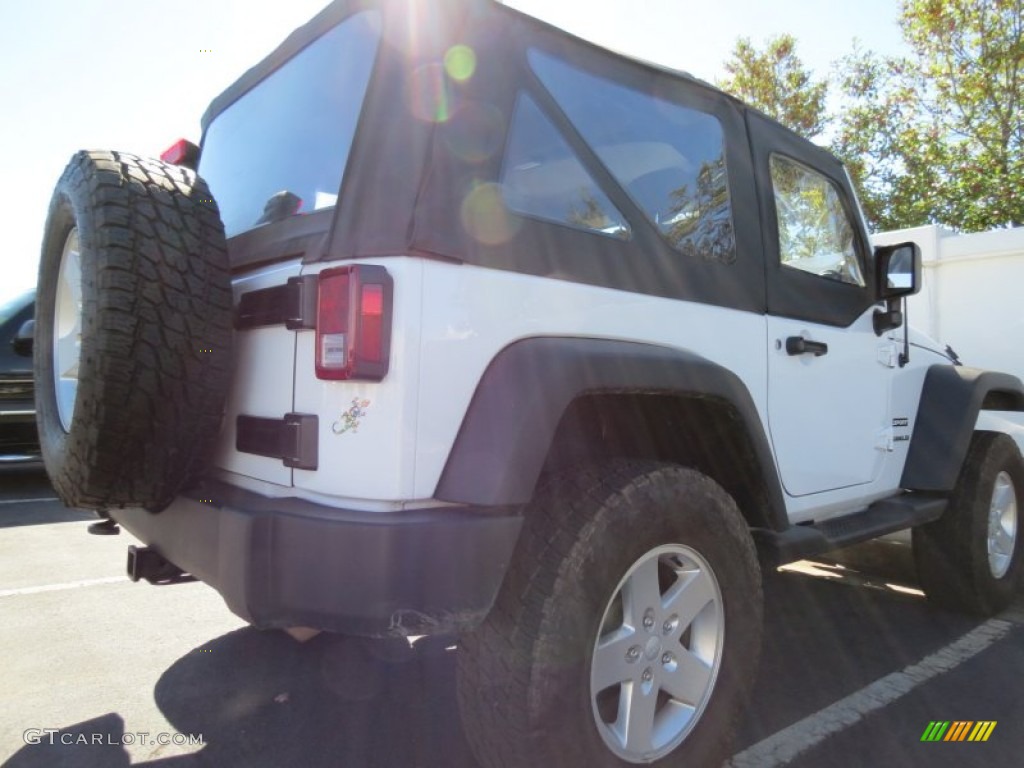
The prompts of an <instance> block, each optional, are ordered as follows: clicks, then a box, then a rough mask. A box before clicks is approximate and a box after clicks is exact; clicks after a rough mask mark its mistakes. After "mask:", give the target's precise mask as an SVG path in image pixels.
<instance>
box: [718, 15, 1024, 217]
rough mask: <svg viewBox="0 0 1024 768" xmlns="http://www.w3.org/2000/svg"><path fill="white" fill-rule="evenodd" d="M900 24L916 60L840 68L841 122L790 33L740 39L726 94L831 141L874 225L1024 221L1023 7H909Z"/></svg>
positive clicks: (861, 58) (877, 60)
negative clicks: (762, 40) (755, 40)
mask: <svg viewBox="0 0 1024 768" xmlns="http://www.w3.org/2000/svg"><path fill="white" fill-rule="evenodd" d="M899 22H900V27H901V30H902V33H903V39H904V41H905V43H906V45H907V49H908V52H907V55H906V56H904V57H880V56H878V55H876V54H874V53H872V52H870V51H866V50H863V49H862V48H860V47H857V46H856V45H855V47H854V50H853V52H852V53H850V54H849V55H847V56H845V57H844V58H842V59H841V60H840V61H839V62H837V65H836V67H835V70H836V71H835V74H834V75H833V77H832V79H831V85H832V87H834V89H835V91H834V93H833V96H834V103H835V104H836V105H837V109H836V113H835V114H833V115H828V114H827V113H826V110H825V100H826V90H827V85H826V82H827V81H815V80H814V79H813V78H812V76H811V75H810V73H809V72H807V70H806V69H805V68H804V67H803V65H802V64H801V62H800V59H799V57H798V56H797V54H796V41H795V40H794V39H793V38H792V37H791V36H789V35H783V36H781V37H778V38H774V39H772V40H770V41H769V43H768V44H767V46H766V48H765V49H764V50H763V51H758V50H756V49H754V48H753V46H752V45H751V44H750V41H749V40H746V39H740V40H739V41H737V44H736V48H735V49H734V51H733V54H732V57H731V58H730V59H729V61H728V62H726V65H725V68H726V71H727V72H729V74H730V77H729V78H728V79H726V80H725V81H724V82H723V83H721V86H722V87H723V88H725V89H726V90H729V91H731V92H732V93H734V94H736V95H737V96H739V97H740V98H742V99H744V100H745V101H747V102H748V103H750V104H753V105H754V106H756V107H758V108H760V109H761V110H762V111H764V112H766V113H767V114H769V115H771V116H773V117H775V118H776V119H778V120H779V121H780V122H782V123H784V124H786V125H788V126H790V127H791V128H794V129H795V130H797V131H799V132H800V133H802V134H804V135H805V136H808V137H811V138H813V137H818V138H819V139H820V138H822V137H823V136H825V135H827V136H829V138H830V140H831V144H832V149H833V150H834V151H835V152H836V153H837V154H838V155H839V156H840V157H842V158H843V159H844V160H845V162H846V164H847V167H848V168H849V169H850V173H851V175H852V176H853V178H854V181H855V183H856V184H857V187H858V191H859V193H860V196H861V203H862V204H863V206H864V210H865V214H866V215H867V218H868V220H869V222H870V223H871V224H872V225H873V226H874V227H876V228H879V229H895V228H899V227H909V226H916V225H919V224H927V223H940V224H945V225H947V226H950V227H953V228H955V229H959V230H961V231H966V232H972V231H978V230H983V229H990V228H993V227H1000V226H1015V225H1021V224H1024V194H1022V192H1021V191H1022V190H1024V0H902V3H901V6H900V18H899Z"/></svg>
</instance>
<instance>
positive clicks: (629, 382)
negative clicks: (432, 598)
mask: <svg viewBox="0 0 1024 768" xmlns="http://www.w3.org/2000/svg"><path fill="white" fill-rule="evenodd" d="M615 392H630V393H650V394H677V393H678V394H682V395H686V396H688V397H702V398H710V399H716V400H719V401H724V402H725V403H726V404H728V405H729V406H731V409H732V411H733V413H734V414H735V416H736V418H737V419H739V420H740V422H741V424H742V426H743V428H744V429H745V430H746V431H747V433H748V436H749V438H750V443H751V446H752V448H753V451H754V453H755V456H756V458H757V462H758V465H759V467H760V471H761V473H762V475H763V477H762V478H761V479H762V481H763V483H764V487H765V488H766V489H767V493H766V495H767V504H768V507H769V508H768V509H767V510H765V511H763V512H764V514H763V517H764V518H765V519H766V520H767V521H768V522H769V524H770V526H771V527H772V528H774V529H776V530H783V529H784V528H786V527H788V522H787V518H786V510H785V502H784V500H783V495H782V488H781V485H780V483H779V477H778V472H777V470H776V467H775V460H774V456H773V454H772V451H771V447H770V445H769V443H768V439H767V436H766V435H765V431H764V427H763V426H762V423H761V419H760V416H759V415H758V411H757V408H756V406H755V405H754V401H753V398H752V397H751V395H750V392H749V390H748V389H747V387H746V386H745V385H744V383H743V382H742V380H740V378H739V377H738V376H736V374H734V373H733V372H732V371H730V370H728V369H726V368H723V367H722V366H720V365H718V364H716V363H713V362H711V361H710V360H708V359H706V358H704V357H701V356H700V355H697V354H694V353H692V352H688V351H685V350H680V349H674V348H670V347H663V346H657V345H653V344H643V343H638V342H629V341H616V340H609V339H594V338H572V337H534V338H528V339H523V340H520V341H516V342H513V343H512V344H510V345H509V346H507V347H505V348H504V349H503V350H502V351H501V352H499V353H498V354H497V355H496V356H495V358H494V359H493V360H492V361H491V363H490V365H489V366H488V367H487V370H486V371H484V374H483V376H482V377H481V379H480V382H479V384H478V385H477V389H476V392H475V393H474V395H473V399H472V401H471V402H470V405H469V408H468V409H467V411H466V415H465V417H464V418H463V422H462V425H461V427H460V429H459V433H458V435H457V437H456V439H455V443H454V445H453V446H452V450H451V452H450V453H449V455H448V461H447V463H446V464H445V467H444V470H443V472H442V473H441V478H440V480H439V482H438V485H437V489H436V492H435V494H434V495H435V498H437V499H440V500H443V501H450V502H458V503H463V504H474V505H481V506H505V505H514V504H524V503H526V502H528V501H529V500H530V497H531V496H532V494H533V490H534V487H535V485H536V483H537V478H538V477H539V475H540V472H541V470H542V468H543V465H544V461H545V459H546V457H547V454H548V449H549V447H550V445H551V442H552V439H553V438H554V435H555V431H556V429H557V428H558V424H559V420H560V419H561V417H562V415H563V414H564V413H565V410H566V408H567V407H568V406H569V405H570V403H572V401H573V400H574V399H575V398H577V397H579V396H580V395H585V394H596V393H615Z"/></svg>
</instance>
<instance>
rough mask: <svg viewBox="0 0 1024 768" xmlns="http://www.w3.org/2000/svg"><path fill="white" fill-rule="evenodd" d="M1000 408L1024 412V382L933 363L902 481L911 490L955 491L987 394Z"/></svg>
mask: <svg viewBox="0 0 1024 768" xmlns="http://www.w3.org/2000/svg"><path fill="white" fill-rule="evenodd" d="M992 393H998V394H1000V395H1001V396H1002V403H1001V406H1000V410H1013V411H1024V384H1021V381H1020V379H1018V378H1017V377H1016V376H1011V375H1010V374H1008V373H996V372H994V371H983V370H979V369H977V368H966V367H963V366H953V365H933V366H931V368H929V369H928V373H927V374H926V376H925V380H924V387H923V389H922V390H921V400H920V402H919V404H918V407H917V418H916V419H915V421H914V432H913V434H912V435H911V438H910V450H909V452H908V454H907V463H906V464H905V465H904V467H903V478H902V480H901V481H900V485H901V486H902V487H903V488H905V489H907V490H909V491H951V490H952V489H953V487H954V486H955V485H956V480H957V477H959V475H960V467H961V465H962V464H963V461H964V457H965V456H967V449H968V447H969V446H970V443H971V435H972V434H973V433H974V425H975V424H976V423H977V421H978V414H979V413H980V412H981V408H982V405H983V404H984V402H985V399H986V398H987V397H988V396H989V395H990V394H992Z"/></svg>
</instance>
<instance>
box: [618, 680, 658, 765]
mask: <svg viewBox="0 0 1024 768" xmlns="http://www.w3.org/2000/svg"><path fill="white" fill-rule="evenodd" d="M657 704H658V691H657V689H656V688H650V689H649V690H648V691H647V692H646V693H645V692H644V686H643V684H641V683H627V684H626V685H623V686H622V693H621V694H620V696H619V717H618V720H617V721H616V723H615V725H616V731H618V733H619V737H620V738H621V740H622V745H623V746H624V747H625V748H626V749H628V750H630V751H631V752H633V753H636V754H642V753H644V752H648V751H650V749H651V747H652V738H653V735H654V715H655V711H656V708H657Z"/></svg>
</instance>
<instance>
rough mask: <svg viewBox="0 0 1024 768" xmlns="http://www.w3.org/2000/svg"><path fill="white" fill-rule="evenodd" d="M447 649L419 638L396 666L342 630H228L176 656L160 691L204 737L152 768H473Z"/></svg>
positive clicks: (180, 722)
mask: <svg viewBox="0 0 1024 768" xmlns="http://www.w3.org/2000/svg"><path fill="white" fill-rule="evenodd" d="M450 642H451V641H449V640H445V639H443V638H435V639H425V640H422V641H420V642H419V643H417V645H416V647H415V649H414V650H413V652H411V653H407V654H405V655H404V658H403V659H402V660H401V661H395V660H388V659H386V658H381V657H379V656H375V655H374V654H373V653H371V650H370V649H371V648H372V646H367V644H366V643H364V642H362V641H360V640H358V639H355V638H348V637H343V636H338V635H327V634H323V635H319V636H317V637H315V638H313V639H312V640H310V641H309V642H307V643H305V644H301V643H298V642H296V641H295V640H293V639H292V638H290V637H289V636H287V635H286V634H284V633H283V632H277V631H268V632H261V631H258V630H254V629H250V628H245V629H241V630H237V631H235V632H232V633H229V634H227V635H224V636H222V637H220V638H217V639H216V640H214V641H212V642H210V643H209V644H208V645H205V646H203V647H202V648H197V649H195V650H194V651H193V652H192V653H191V654H189V655H187V656H185V657H183V658H181V659H180V660H179V661H177V662H176V663H175V664H174V665H172V666H171V667H170V668H169V669H168V670H167V671H166V672H165V673H164V674H163V676H161V678H160V680H159V681H158V682H157V685H156V689H155V691H154V695H155V698H156V703H157V706H158V707H159V708H160V710H161V712H163V714H164V716H165V717H166V718H167V720H168V721H169V722H170V723H171V724H172V726H173V727H174V728H175V729H176V730H177V731H179V732H181V733H185V734H199V733H201V734H202V735H203V743H204V746H203V748H202V749H201V750H200V751H199V752H197V753H194V754H193V755H188V756H181V757H175V758H169V759H166V760H160V761H151V762H149V763H146V765H150V766H156V765H161V766H162V765H172V764H173V765H174V766H175V768H178V767H179V766H189V765H246V766H254V767H258V766H280V765H302V766H339V765H342V766H366V767H367V768H370V767H371V766H396V765H401V766H424V767H425V768H426V767H427V766H431V767H432V766H438V765H444V766H451V767H452V768H473V767H474V766H475V765H476V763H475V761H474V760H473V758H472V757H471V755H470V753H469V748H468V746H467V745H466V743H465V741H464V739H463V737H462V731H461V726H460V722H459V718H458V711H457V707H456V702H455V687H454V679H455V674H454V672H455V669H454V663H455V657H454V653H452V652H449V651H447V650H446V647H447V646H448V645H449V644H450Z"/></svg>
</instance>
